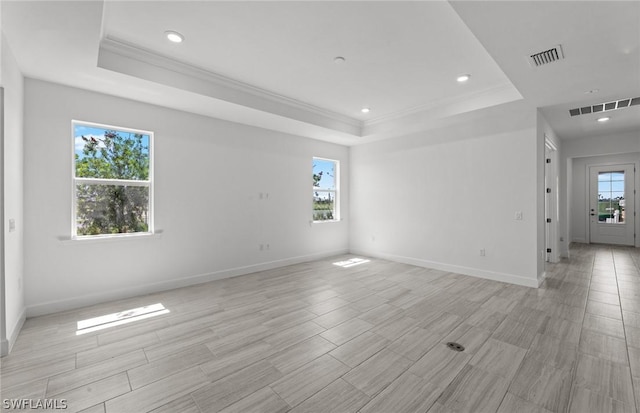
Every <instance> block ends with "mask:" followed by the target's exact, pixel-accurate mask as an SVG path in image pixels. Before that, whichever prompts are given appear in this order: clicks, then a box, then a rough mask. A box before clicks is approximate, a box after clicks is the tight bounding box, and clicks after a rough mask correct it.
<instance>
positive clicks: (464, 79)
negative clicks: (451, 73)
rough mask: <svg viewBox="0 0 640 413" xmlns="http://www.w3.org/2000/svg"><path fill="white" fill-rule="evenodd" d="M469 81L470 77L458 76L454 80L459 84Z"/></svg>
mask: <svg viewBox="0 0 640 413" xmlns="http://www.w3.org/2000/svg"><path fill="white" fill-rule="evenodd" d="M469 79H471V75H460V76H458V78H457V79H456V80H457V81H458V82H460V83H464V82H466V81H467V80H469Z"/></svg>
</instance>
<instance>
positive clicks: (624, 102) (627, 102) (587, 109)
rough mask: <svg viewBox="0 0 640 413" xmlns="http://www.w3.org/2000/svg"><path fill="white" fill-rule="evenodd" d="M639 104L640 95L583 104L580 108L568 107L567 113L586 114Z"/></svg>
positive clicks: (574, 114)
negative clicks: (589, 104)
mask: <svg viewBox="0 0 640 413" xmlns="http://www.w3.org/2000/svg"><path fill="white" fill-rule="evenodd" d="M636 105H640V97H637V98H625V99H620V100H617V101H615V102H605V103H598V104H596V105H592V106H584V107H581V108H575V109H569V115H571V116H578V115H587V114H589V113H598V112H607V111H610V110H616V109H624V108H628V107H630V106H636Z"/></svg>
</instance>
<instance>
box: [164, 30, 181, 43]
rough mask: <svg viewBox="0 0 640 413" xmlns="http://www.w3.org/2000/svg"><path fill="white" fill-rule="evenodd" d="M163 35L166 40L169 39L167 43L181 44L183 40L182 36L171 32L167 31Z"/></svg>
mask: <svg viewBox="0 0 640 413" xmlns="http://www.w3.org/2000/svg"><path fill="white" fill-rule="evenodd" d="M164 34H165V36H167V39H169V41H170V42H173V43H182V41H183V40H184V36H183V35H181V34H180V33H178V32H174V31H173V30H167V31H166V32H164Z"/></svg>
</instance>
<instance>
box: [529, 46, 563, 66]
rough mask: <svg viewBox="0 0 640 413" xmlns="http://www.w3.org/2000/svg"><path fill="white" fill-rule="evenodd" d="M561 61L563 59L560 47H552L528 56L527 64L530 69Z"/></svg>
mask: <svg viewBox="0 0 640 413" xmlns="http://www.w3.org/2000/svg"><path fill="white" fill-rule="evenodd" d="M561 59H564V53H563V52H562V46H561V45H556V46H555V47H552V48H551V49H549V50H545V51H542V52H539V53H535V54H532V55H530V56H529V64H530V65H531V66H532V67H538V66H544V65H546V64H549V63H553V62H555V61H557V60H561Z"/></svg>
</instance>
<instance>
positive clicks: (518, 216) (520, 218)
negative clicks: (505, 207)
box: [516, 211, 522, 221]
mask: <svg viewBox="0 0 640 413" xmlns="http://www.w3.org/2000/svg"><path fill="white" fill-rule="evenodd" d="M516 220H517V221H522V211H516Z"/></svg>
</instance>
